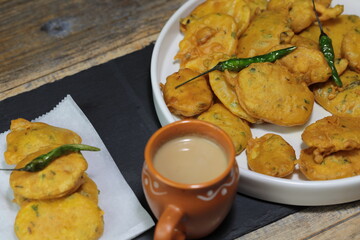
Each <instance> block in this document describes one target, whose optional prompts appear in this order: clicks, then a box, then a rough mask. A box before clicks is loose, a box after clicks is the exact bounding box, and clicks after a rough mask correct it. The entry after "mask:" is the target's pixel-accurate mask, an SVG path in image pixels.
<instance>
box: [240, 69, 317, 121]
mask: <svg viewBox="0 0 360 240" xmlns="http://www.w3.org/2000/svg"><path fill="white" fill-rule="evenodd" d="M235 90H236V94H237V96H238V100H239V102H240V104H241V106H242V107H243V108H244V110H245V111H246V112H247V113H248V114H249V115H251V116H252V117H254V118H258V119H262V120H264V121H266V122H270V123H273V124H276V125H281V126H295V125H302V124H304V123H306V122H307V121H308V119H309V117H310V115H311V112H312V109H313V105H314V96H313V94H312V92H311V91H310V90H309V89H308V87H307V86H306V84H305V83H303V82H300V83H298V82H297V81H296V80H295V77H294V76H293V75H292V74H291V73H290V72H289V71H288V69H287V68H286V67H284V66H281V65H279V64H273V63H254V64H251V65H250V66H249V67H247V68H245V69H243V70H241V71H240V73H239V77H238V81H237V84H236V87H235ZM275 113H276V114H275Z"/></svg>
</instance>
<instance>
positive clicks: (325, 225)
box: [237, 201, 360, 240]
mask: <svg viewBox="0 0 360 240" xmlns="http://www.w3.org/2000/svg"><path fill="white" fill-rule="evenodd" d="M359 222H360V201H357V202H353V203H348V204H341V205H335V206H323V207H310V208H306V209H305V210H303V211H300V212H297V213H295V214H292V215H290V216H287V217H285V218H283V219H280V220H279V221H277V222H274V223H272V224H269V225H267V226H265V227H263V228H260V229H258V230H256V231H253V232H251V233H248V234H246V235H244V236H242V237H240V238H237V240H253V239H257V240H262V239H266V240H300V239H307V240H328V239H360V238H352V237H351V236H359V235H360V228H359V227H357V226H359ZM354 224H357V225H356V226H354ZM332 234H334V235H332ZM337 235H338V237H336V236H337Z"/></svg>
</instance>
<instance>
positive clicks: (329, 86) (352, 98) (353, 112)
mask: <svg viewBox="0 0 360 240" xmlns="http://www.w3.org/2000/svg"><path fill="white" fill-rule="evenodd" d="M340 78H341V81H342V83H343V87H342V88H338V87H337V86H336V85H335V83H334V82H333V81H331V80H329V81H328V82H326V83H322V84H316V85H315V86H314V87H313V92H314V96H315V100H316V102H317V103H318V104H319V105H321V106H322V107H323V108H324V109H326V110H327V111H329V112H330V113H332V114H334V115H337V116H341V117H360V74H359V73H356V72H354V71H351V70H347V71H346V72H345V73H344V74H342V75H341V76H340Z"/></svg>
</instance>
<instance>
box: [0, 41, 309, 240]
mask: <svg viewBox="0 0 360 240" xmlns="http://www.w3.org/2000/svg"><path fill="white" fill-rule="evenodd" d="M153 47H154V46H153V45H150V46H147V47H145V48H144V49H142V50H140V51H137V52H134V53H132V54H129V55H126V56H123V57H120V58H118V59H115V60H112V61H110V62H107V63H105V64H102V65H99V66H96V67H93V68H90V69H88V70H86V71H83V72H80V73H78V74H76V75H73V76H70V77H66V78H64V79H62V80H60V81H57V82H54V83H51V84H46V85H44V86H42V87H39V88H37V89H35V90H33V91H30V92H26V93H23V94H20V95H17V96H14V97H11V98H8V99H5V100H3V101H1V102H0V132H3V131H5V130H8V129H9V125H10V120H12V119H16V118H19V117H22V118H25V119H28V120H31V119H34V118H36V117H38V116H40V115H42V114H44V113H46V112H48V111H50V110H51V109H52V108H53V107H54V106H56V104H57V103H59V102H60V101H61V100H62V99H63V98H64V97H65V96H66V95H67V94H70V95H71V96H72V98H73V99H74V100H75V102H76V103H77V104H78V105H79V107H80V108H81V109H82V111H83V112H84V113H85V114H86V116H87V117H88V118H89V120H90V121H91V123H92V124H93V126H94V127H95V129H96V130H97V132H98V133H99V135H100V137H101V138H102V140H103V141H104V143H105V145H106V146H107V148H108V150H109V152H110V154H111V155H112V157H113V159H114V160H115V161H116V164H117V166H118V167H119V169H120V171H121V173H122V174H123V176H124V178H125V179H126V181H127V182H128V184H129V185H130V187H131V188H132V190H133V191H134V193H135V194H136V196H137V197H138V199H139V201H140V202H141V204H142V205H143V206H144V207H145V209H146V210H148V212H150V209H149V207H148V205H147V203H146V200H145V197H144V194H143V191H142V187H141V178H140V176H141V168H142V163H143V149H144V147H145V144H146V142H147V140H148V139H149V137H150V136H151V135H152V134H153V133H154V132H155V131H156V130H157V129H158V128H160V127H161V126H160V123H159V121H158V119H157V116H156V112H155V109H154V105H153V99H152V91H151V85H150V59H151V53H152V50H153ZM240 184H241V182H240ZM114 190H116V189H114ZM100 197H101V196H100ZM301 209H302V207H297V206H287V205H281V204H276V203H269V202H265V201H261V200H257V199H253V198H250V197H247V196H244V195H241V194H237V196H236V199H235V202H234V205H233V207H232V210H231V212H230V213H229V215H228V216H227V218H226V219H225V220H224V222H223V223H222V224H221V225H220V227H219V228H218V229H217V230H215V232H214V233H213V234H212V235H210V236H208V237H206V239H222V240H225V239H234V238H236V237H239V236H242V235H244V234H246V233H249V232H251V231H254V230H256V229H258V228H261V227H263V226H265V225H267V224H270V223H272V222H274V221H277V220H279V219H281V218H283V217H285V216H287V215H289V214H292V213H294V212H297V211H299V210H301ZM152 234H153V229H150V230H149V231H147V232H146V233H144V234H142V235H141V236H139V237H138V238H137V239H141V240H143V239H152ZM117 240H118V239H117Z"/></svg>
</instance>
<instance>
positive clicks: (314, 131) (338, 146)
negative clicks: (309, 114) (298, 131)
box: [301, 115, 360, 163]
mask: <svg viewBox="0 0 360 240" xmlns="http://www.w3.org/2000/svg"><path fill="white" fill-rule="evenodd" d="M301 138H302V140H303V141H304V142H305V143H306V145H307V146H309V147H312V148H313V150H314V152H313V154H314V161H315V162H317V163H321V162H322V161H323V157H324V156H327V155H329V154H331V153H334V152H338V151H342V150H346V151H350V150H353V149H360V118H355V117H339V116H335V115H333V116H329V117H325V118H323V119H320V120H318V121H316V122H315V123H313V124H310V125H309V126H307V127H306V128H305V130H304V132H303V133H302V135H301Z"/></svg>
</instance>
